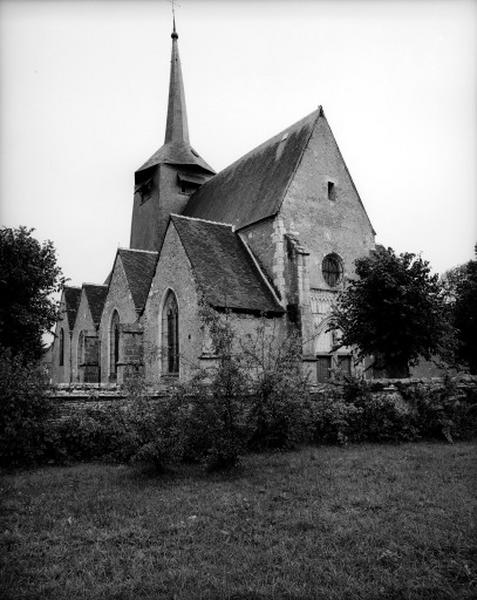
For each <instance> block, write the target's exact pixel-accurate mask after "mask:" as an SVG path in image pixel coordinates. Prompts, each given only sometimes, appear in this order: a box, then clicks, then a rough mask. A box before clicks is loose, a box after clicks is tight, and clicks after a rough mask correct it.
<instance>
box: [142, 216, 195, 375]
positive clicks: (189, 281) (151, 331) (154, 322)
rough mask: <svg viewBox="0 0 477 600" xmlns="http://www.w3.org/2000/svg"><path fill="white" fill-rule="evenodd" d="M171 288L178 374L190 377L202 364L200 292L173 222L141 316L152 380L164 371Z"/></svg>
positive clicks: (146, 369)
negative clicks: (175, 307) (166, 305)
mask: <svg viewBox="0 0 477 600" xmlns="http://www.w3.org/2000/svg"><path fill="white" fill-rule="evenodd" d="M168 290H172V291H173V292H174V293H175V295H176V299H177V304H178V309H179V355H180V356H179V375H180V378H181V379H183V378H184V379H187V378H189V377H190V376H191V375H192V374H193V372H194V371H195V370H196V369H197V368H198V367H199V356H200V355H201V353H202V343H203V339H202V338H203V334H202V330H201V323H200V319H199V314H198V310H199V307H198V303H199V294H198V291H197V286H196V283H195V280H194V276H193V273H192V268H191V265H190V262H189V259H188V258H187V255H186V252H185V250H184V247H183V245H182V243H181V241H180V239H179V236H178V234H177V231H176V229H175V228H174V225H173V224H172V223H170V225H169V227H168V229H167V232H166V236H165V239H164V244H163V248H162V252H161V255H160V258H159V261H158V263H157V267H156V272H155V274H154V277H153V279H152V283H151V288H150V291H149V296H148V299H147V302H146V306H145V309H144V312H143V315H142V317H141V323H142V325H143V327H144V361H145V375H146V380H147V381H149V382H157V381H159V380H160V377H161V375H162V374H163V373H162V350H161V345H162V307H163V304H164V300H165V298H166V295H167V292H168Z"/></svg>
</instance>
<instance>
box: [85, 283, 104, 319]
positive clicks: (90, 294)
mask: <svg viewBox="0 0 477 600" xmlns="http://www.w3.org/2000/svg"><path fill="white" fill-rule="evenodd" d="M83 289H84V293H85V296H86V300H87V301H88V305H89V310H90V311H91V317H92V319H93V323H94V324H95V325H96V326H98V325H99V322H100V321H101V313H102V312H103V306H104V302H105V300H106V296H107V294H108V286H107V285H95V284H93V283H83Z"/></svg>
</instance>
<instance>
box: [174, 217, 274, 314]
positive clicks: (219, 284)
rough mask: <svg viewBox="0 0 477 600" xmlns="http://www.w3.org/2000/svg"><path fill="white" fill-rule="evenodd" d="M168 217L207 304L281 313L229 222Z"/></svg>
mask: <svg viewBox="0 0 477 600" xmlns="http://www.w3.org/2000/svg"><path fill="white" fill-rule="evenodd" d="M171 220H172V223H173V224H174V227H175V228H176V231H177V233H178V235H179V237H180V239H181V241H182V244H183V246H184V249H185V251H186V254H187V256H188V258H189V261H190V263H191V265H192V269H193V271H194V274H195V276H196V278H197V283H198V285H199V287H200V289H201V290H202V292H203V294H204V297H205V300H206V301H207V302H208V303H209V304H211V305H212V306H214V307H216V308H230V309H235V310H242V311H247V312H264V313H282V312H283V308H282V307H281V306H280V305H279V304H278V302H277V301H276V299H275V298H274V296H273V294H272V292H271V290H270V288H269V287H268V285H267V284H266V282H265V281H264V278H263V276H262V275H261V273H260V272H259V271H258V269H257V267H256V265H255V263H254V262H253V259H252V258H251V256H250V254H249V252H248V250H247V249H246V247H245V246H244V244H243V242H242V240H241V239H240V237H239V236H238V235H237V234H236V233H234V231H233V230H232V227H231V226H230V225H224V224H222V223H212V222H210V221H204V220H201V219H191V218H187V217H183V216H178V215H172V216H171Z"/></svg>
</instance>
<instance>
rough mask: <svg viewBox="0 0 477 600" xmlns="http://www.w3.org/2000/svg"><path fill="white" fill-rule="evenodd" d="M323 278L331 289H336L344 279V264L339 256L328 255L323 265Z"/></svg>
mask: <svg viewBox="0 0 477 600" xmlns="http://www.w3.org/2000/svg"><path fill="white" fill-rule="evenodd" d="M321 271H322V273H323V278H324V280H325V281H326V283H327V284H328V285H329V286H330V287H335V286H337V285H338V283H340V281H341V279H342V277H343V263H342V262H341V258H340V257H339V256H338V255H337V254H327V255H326V256H325V258H324V259H323V262H322V263H321Z"/></svg>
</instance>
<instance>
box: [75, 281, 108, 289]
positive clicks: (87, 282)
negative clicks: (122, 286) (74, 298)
mask: <svg viewBox="0 0 477 600" xmlns="http://www.w3.org/2000/svg"><path fill="white" fill-rule="evenodd" d="M87 285H94V287H108V286H107V284H106V283H92V282H91V281H84V282H83V283H82V284H81V287H82V288H83V287H86V286H87Z"/></svg>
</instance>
